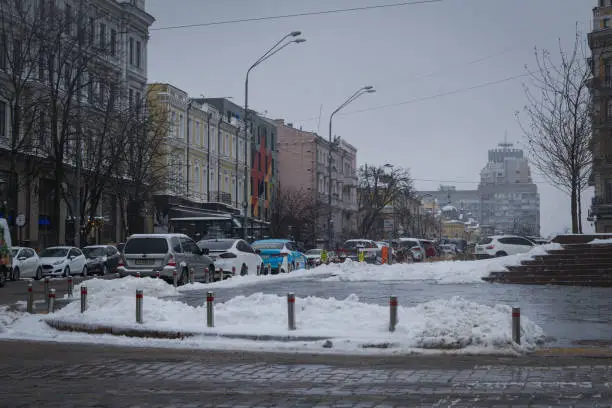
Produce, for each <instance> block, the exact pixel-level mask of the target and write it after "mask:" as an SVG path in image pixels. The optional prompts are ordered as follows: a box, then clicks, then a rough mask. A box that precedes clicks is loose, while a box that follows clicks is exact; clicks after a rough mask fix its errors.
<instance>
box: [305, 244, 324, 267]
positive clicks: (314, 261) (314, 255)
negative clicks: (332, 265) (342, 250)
mask: <svg viewBox="0 0 612 408" xmlns="http://www.w3.org/2000/svg"><path fill="white" fill-rule="evenodd" d="M321 254H323V250H322V249H319V248H314V249H309V250H308V251H306V253H305V254H304V255H305V256H306V261H307V262H308V263H309V264H310V266H319V265H321V263H322V262H321Z"/></svg>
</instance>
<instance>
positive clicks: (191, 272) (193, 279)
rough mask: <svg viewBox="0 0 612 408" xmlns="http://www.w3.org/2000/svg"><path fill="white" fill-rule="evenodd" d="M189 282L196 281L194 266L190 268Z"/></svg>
mask: <svg viewBox="0 0 612 408" xmlns="http://www.w3.org/2000/svg"><path fill="white" fill-rule="evenodd" d="M189 283H195V271H194V270H193V268H190V269H189Z"/></svg>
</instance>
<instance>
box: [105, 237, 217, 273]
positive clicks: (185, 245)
mask: <svg viewBox="0 0 612 408" xmlns="http://www.w3.org/2000/svg"><path fill="white" fill-rule="evenodd" d="M122 255H123V259H122V261H120V263H119V266H118V267H117V271H118V272H119V275H120V276H127V275H132V276H134V275H136V274H137V273H140V276H142V277H144V276H155V275H156V274H157V272H159V275H160V277H161V278H162V279H165V280H167V281H171V280H172V279H173V273H174V272H175V271H176V274H177V279H178V284H179V285H184V284H186V283H187V282H189V270H190V268H193V271H194V275H195V280H200V281H204V282H206V283H208V282H212V279H213V276H214V274H215V265H214V263H213V261H212V259H211V258H210V257H209V256H208V251H207V250H202V249H200V248H199V247H198V245H197V244H196V243H195V242H194V241H193V240H192V239H191V238H189V237H188V236H187V235H183V234H134V235H131V236H130V237H128V240H127V242H126V243H125V247H124V248H123V254H122Z"/></svg>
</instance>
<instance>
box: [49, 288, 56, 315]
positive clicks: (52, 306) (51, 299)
mask: <svg viewBox="0 0 612 408" xmlns="http://www.w3.org/2000/svg"><path fill="white" fill-rule="evenodd" d="M54 309H55V289H51V290H50V291H49V303H48V307H47V313H53V311H54Z"/></svg>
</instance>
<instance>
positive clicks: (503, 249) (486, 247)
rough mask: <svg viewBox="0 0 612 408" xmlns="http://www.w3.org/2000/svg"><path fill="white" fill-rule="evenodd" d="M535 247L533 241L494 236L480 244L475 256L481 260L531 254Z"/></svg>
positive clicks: (510, 236) (475, 250)
mask: <svg viewBox="0 0 612 408" xmlns="http://www.w3.org/2000/svg"><path fill="white" fill-rule="evenodd" d="M535 245H536V244H535V243H534V242H533V241H530V240H529V239H527V238H524V237H519V236H516V235H493V236H490V237H486V238H483V239H481V240H480V241H479V242H478V244H477V245H476V248H475V249H474V255H476V258H479V259H483V258H494V257H498V256H506V255H515V254H521V253H524V252H529V251H530V250H531V248H533V247H534V246H535Z"/></svg>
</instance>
